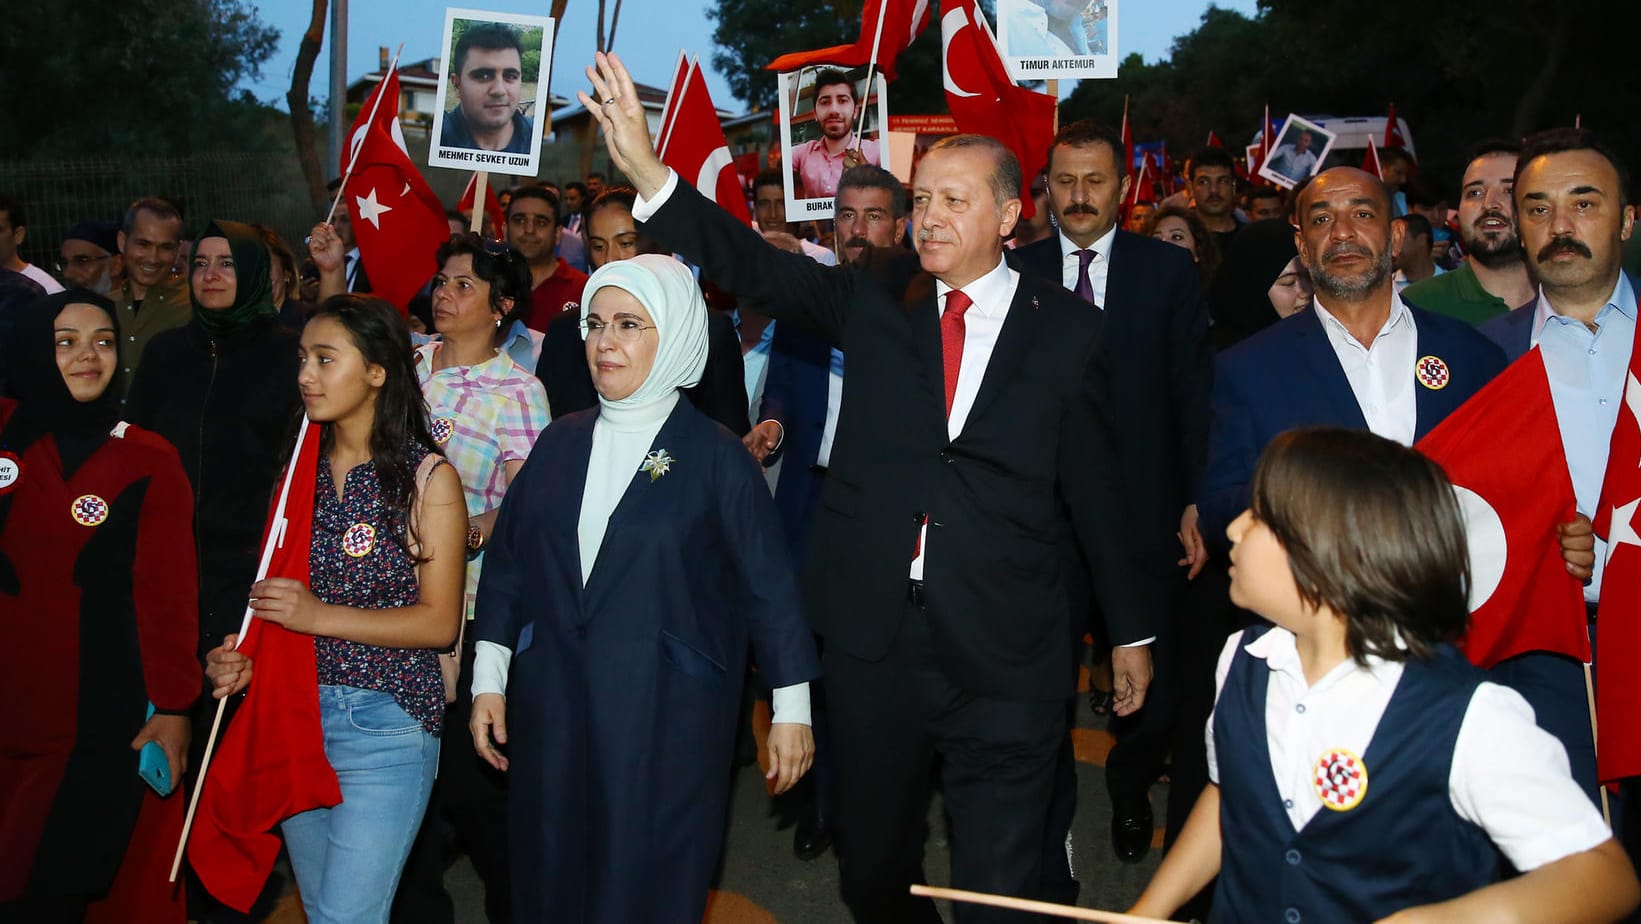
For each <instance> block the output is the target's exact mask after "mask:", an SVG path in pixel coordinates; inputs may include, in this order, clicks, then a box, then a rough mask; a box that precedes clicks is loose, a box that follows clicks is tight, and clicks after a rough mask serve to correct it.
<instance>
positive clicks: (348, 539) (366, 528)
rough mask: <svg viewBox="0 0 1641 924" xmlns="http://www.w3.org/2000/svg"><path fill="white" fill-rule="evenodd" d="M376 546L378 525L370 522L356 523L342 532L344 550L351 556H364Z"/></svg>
mask: <svg viewBox="0 0 1641 924" xmlns="http://www.w3.org/2000/svg"><path fill="white" fill-rule="evenodd" d="M374 548H376V527H374V526H372V525H370V524H369V523H355V524H353V525H352V526H349V527H348V531H347V532H345V533H343V534H342V551H344V552H346V553H348V557H349V558H364V557H365V556H366V555H369V554H370V550H371V549H374Z"/></svg>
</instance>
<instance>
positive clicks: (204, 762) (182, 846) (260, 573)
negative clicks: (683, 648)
mask: <svg viewBox="0 0 1641 924" xmlns="http://www.w3.org/2000/svg"><path fill="white" fill-rule="evenodd" d="M400 47H403V46H400ZM394 60H395V61H397V60H398V57H397V56H395V57H394ZM310 426H312V423H311V422H310V421H309V420H308V415H306V414H303V415H302V425H301V427H299V428H298V429H297V431H296V448H294V449H292V450H291V459H290V461H289V462H287V463H286V464H285V483H284V485H283V486H282V487H280V489H279V503H278V504H277V505H276V506H275V507H274V515H273V524H272V525H271V526H270V527H269V528H268V538H267V539H266V540H264V542H263V544H262V561H261V563H260V564H259V565H257V569H256V579H257V580H258V581H260V580H262V579H263V578H265V577H267V576H268V568H269V567H270V566H271V565H272V564H273V554H274V549H276V548H278V547H279V545H280V543H282V542H284V541H285V506H286V504H288V503H289V502H290V499H291V479H292V478H293V477H295V475H296V457H297V456H298V455H299V454H300V453H301V452H302V444H303V443H304V442H306V441H307V437H308V427H310ZM254 615H255V611H254V610H252V609H251V605H250V604H249V603H246V604H245V616H244V618H243V619H241V620H240V623H239V637H238V638H237V639H236V640H235V641H234V648H236V649H237V648H239V646H240V645H243V644H244V643H245V634H246V632H248V631H249V630H250V627H251V617H252V616H254ZM227 708H228V697H226V696H224V697H223V698H221V699H219V700H217V715H216V718H215V719H213V720H212V721H211V731H210V734H209V735H207V736H206V738H205V755H204V756H203V757H201V758H200V761H199V776H197V777H195V778H194V794H193V795H192V796H190V797H189V799H188V814H187V815H186V816H184V818H183V819H182V836H181V837H179V838H177V853H176V856H174V857H172V858H171V878H170V879H168V880H167V881H168V882H176V881H177V871H178V870H180V869H181V868H182V855H183V852H184V851H185V850H186V849H187V847H188V832H189V831H191V830H193V827H194V812H195V810H197V809H198V808H199V795H200V793H202V792H204V791H205V771H206V770H209V769H210V768H211V753H212V752H213V751H215V750H216V746H217V731H218V730H219V729H220V728H221V727H222V713H223V711H224V710H226V709H227Z"/></svg>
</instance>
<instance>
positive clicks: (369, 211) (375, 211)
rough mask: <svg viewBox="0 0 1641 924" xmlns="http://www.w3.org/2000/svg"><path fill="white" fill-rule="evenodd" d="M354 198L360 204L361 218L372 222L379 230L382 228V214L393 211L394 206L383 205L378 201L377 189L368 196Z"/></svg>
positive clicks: (373, 189)
mask: <svg viewBox="0 0 1641 924" xmlns="http://www.w3.org/2000/svg"><path fill="white" fill-rule="evenodd" d="M353 198H354V200H355V201H356V202H358V203H359V217H360V218H363V219H364V220H366V221H368V222H370V223H371V224H372V225H373V226H375V227H376V228H377V230H380V229H381V227H382V217H381V216H382V213H383V212H391V211H393V207H392V206H389V205H382V204H381V203H379V202H377V201H376V190H375V188H372V189H371V191H370V195H368V196H354V197H353Z"/></svg>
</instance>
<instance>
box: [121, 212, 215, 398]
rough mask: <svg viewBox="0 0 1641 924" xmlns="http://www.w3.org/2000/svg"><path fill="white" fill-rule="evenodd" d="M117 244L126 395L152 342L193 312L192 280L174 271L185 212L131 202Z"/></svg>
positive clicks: (123, 379)
mask: <svg viewBox="0 0 1641 924" xmlns="http://www.w3.org/2000/svg"><path fill="white" fill-rule="evenodd" d="M115 241H116V243H117V245H118V246H119V248H120V259H121V262H122V263H124V264H125V285H123V286H121V287H120V288H119V289H117V290H116V291H114V292H112V293H110V294H109V298H110V299H112V300H113V302H114V311H115V313H116V314H117V315H118V318H117V320H118V321H119V322H120V368H119V372H118V376H119V384H120V394H122V395H124V394H126V393H128V392H129V391H130V390H131V380H132V378H133V377H134V376H135V375H136V373H137V364H138V361H139V360H141V359H142V353H143V349H144V348H145V347H147V346H148V341H150V340H152V339H153V338H154V335H155V334H158V333H159V332H161V331H166V330H170V329H171V328H173V327H181V326H182V325H184V324H187V323H188V319H189V318H191V317H193V313H194V308H193V305H192V303H190V302H189V301H188V276H187V275H186V274H184V273H178V272H176V271H175V270H174V269H172V267H173V265H174V264H175V263H176V260H177V254H178V252H179V251H180V250H181V248H182V213H181V212H178V211H177V207H176V206H174V205H172V204H171V203H169V202H167V201H165V200H164V199H154V198H149V199H138V200H137V201H135V202H133V203H131V205H130V206H129V207H128V208H126V210H125V217H124V219H123V220H122V221H121V223H120V232H119V234H118V235H117V236H116V238H115ZM121 400H122V401H123V400H124V399H123V398H122V399H121Z"/></svg>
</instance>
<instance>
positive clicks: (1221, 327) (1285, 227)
mask: <svg viewBox="0 0 1641 924" xmlns="http://www.w3.org/2000/svg"><path fill="white" fill-rule="evenodd" d="M1293 236H1294V230H1293V225H1291V224H1289V223H1288V222H1287V221H1286V220H1284V219H1280V218H1272V219H1268V220H1266V221H1256V222H1254V223H1253V224H1251V225H1246V226H1244V227H1243V229H1242V230H1241V231H1239V232H1237V235H1236V237H1234V238H1232V239H1231V246H1230V248H1229V249H1228V250H1227V251H1226V253H1225V258H1224V260H1223V261H1222V262H1221V263H1220V266H1219V274H1218V275H1217V276H1215V277H1214V285H1213V288H1211V289H1210V290H1209V291H1208V307H1209V311H1210V313H1211V314H1212V315H1213V319H1214V330H1213V336H1214V346H1216V347H1218V348H1219V349H1221V350H1223V349H1225V348H1226V347H1228V346H1230V345H1232V344H1234V343H1236V342H1237V341H1239V340H1241V339H1243V338H1245V337H1249V336H1252V335H1254V334H1256V333H1258V332H1260V331H1261V330H1264V329H1265V328H1267V327H1269V326H1271V325H1272V324H1275V323H1276V322H1277V321H1279V320H1281V318H1280V317H1278V315H1277V313H1276V308H1274V307H1273V306H1272V305H1271V296H1270V291H1271V284H1272V283H1274V282H1276V277H1278V276H1280V275H1282V268H1283V267H1285V266H1287V265H1288V263H1289V262H1290V261H1292V260H1293V258H1294V257H1296V256H1298V255H1299V250H1298V249H1297V248H1296V247H1295V246H1294V242H1293Z"/></svg>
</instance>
